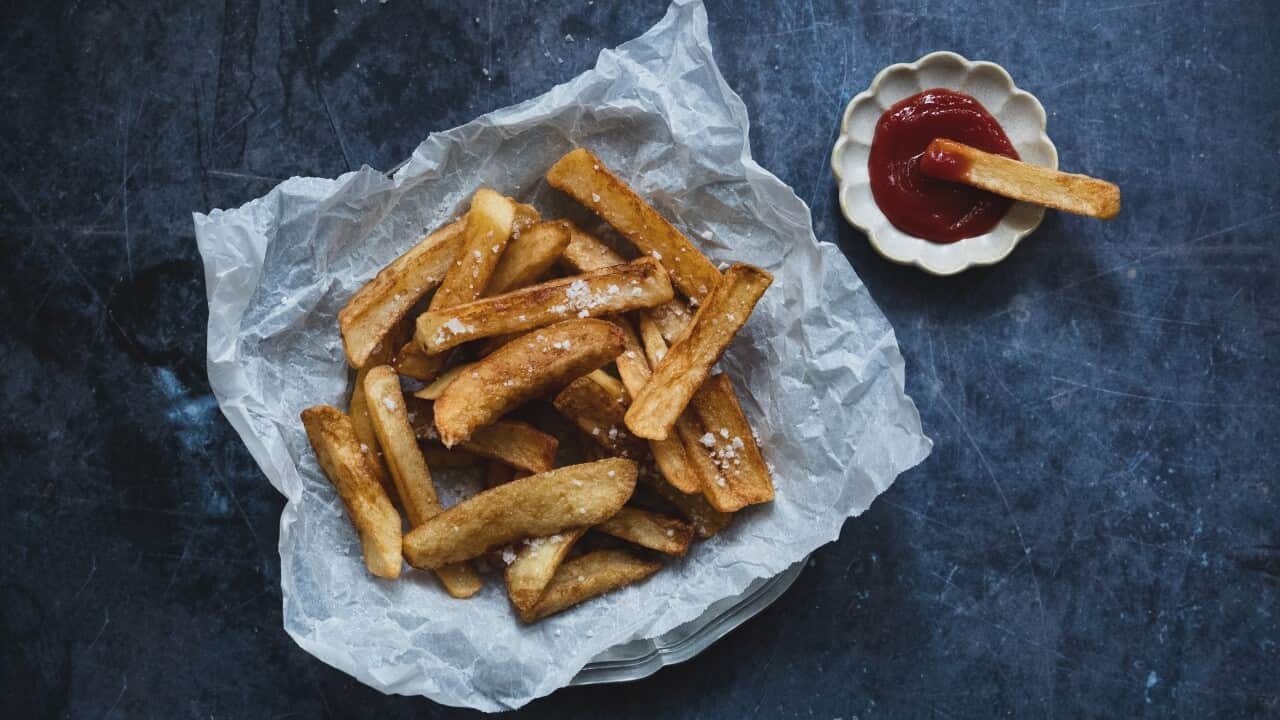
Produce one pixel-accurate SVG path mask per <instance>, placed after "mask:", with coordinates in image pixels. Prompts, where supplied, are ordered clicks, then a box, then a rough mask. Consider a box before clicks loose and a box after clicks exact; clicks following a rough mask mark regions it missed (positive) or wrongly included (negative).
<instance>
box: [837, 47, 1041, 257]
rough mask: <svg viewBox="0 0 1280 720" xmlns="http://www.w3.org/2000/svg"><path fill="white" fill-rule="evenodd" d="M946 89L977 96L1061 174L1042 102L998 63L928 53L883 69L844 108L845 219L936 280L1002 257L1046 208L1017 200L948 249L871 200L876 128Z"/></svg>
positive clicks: (840, 154) (1031, 154)
mask: <svg viewBox="0 0 1280 720" xmlns="http://www.w3.org/2000/svg"><path fill="white" fill-rule="evenodd" d="M939 87H940V88H946V89H948V90H955V91H958V92H962V93H966V94H968V95H972V96H973V97H975V98H977V100H978V102H980V103H982V104H983V106H985V107H986V108H987V110H988V111H989V112H990V113H991V114H992V115H994V116H995V118H996V120H998V121H999V122H1000V125H1001V126H1002V127H1003V128H1004V131H1005V134H1007V135H1008V136H1009V140H1010V141H1011V142H1012V143H1013V146H1014V148H1016V149H1017V151H1018V155H1019V156H1021V158H1022V160H1023V161H1024V162H1028V163H1031V164H1033V165H1042V166H1045V167H1050V168H1054V169H1057V167H1058V151H1057V149H1056V148H1055V147H1054V146H1053V142H1052V141H1051V140H1049V136H1048V135H1047V134H1046V133H1045V113H1044V108H1043V107H1042V106H1041V105H1040V101H1039V100H1036V98H1035V97H1034V96H1033V95H1032V94H1031V93H1029V92H1027V91H1025V90H1020V89H1019V88H1018V87H1017V86H1016V85H1014V84H1013V78H1011V77H1009V73H1008V72H1006V71H1005V69H1004V68H1002V67H1000V66H999V65H996V64H995V63H990V62H973V61H970V60H966V59H965V58H963V57H961V56H959V55H957V54H955V53H952V52H935V53H929V54H928V55H925V56H924V57H922V58H920V59H919V60H917V61H915V62H913V63H909V64H908V63H899V64H897V65H890V66H889V67H887V68H885V69H884V70H881V71H880V74H878V75H876V77H875V80H872V81H871V87H869V88H867V89H866V90H865V91H863V92H861V93H859V94H858V95H857V96H855V97H854V98H853V100H851V101H849V105H848V106H847V107H846V108H845V111H844V118H843V121H842V122H841V125H840V137H839V139H837V140H836V145H835V149H834V150H832V153H831V169H832V170H833V171H834V172H835V175H836V183H837V185H838V186H839V192H840V209H841V211H842V212H843V213H844V216H845V219H847V220H848V221H849V222H850V223H851V224H852V225H853V226H854V227H856V228H858V229H860V230H862V231H863V232H864V233H866V234H867V240H868V241H870V243H871V247H873V248H875V249H876V251H877V252H879V253H880V254H881V255H883V256H884V257H886V258H888V259H889V260H892V261H894V262H899V263H903V264H905V265H915V266H916V267H919V268H920V269H922V270H924V271H926V272H930V273H933V274H935V275H954V274H955V273H958V272H961V271H963V270H965V269H968V268H970V267H973V266H975V265H992V264H994V263H997V262H1000V261H1001V260H1003V259H1004V258H1005V257H1006V256H1008V255H1009V253H1011V252H1013V249H1014V248H1015V247H1017V245H1018V242H1019V241H1021V240H1022V238H1024V237H1026V236H1027V235H1028V234H1030V233H1031V231H1032V230H1035V229H1036V227H1038V226H1039V225H1040V221H1041V220H1043V219H1044V208H1043V207H1040V206H1039V205H1032V204H1029V203H1021V202H1019V203H1014V204H1013V206H1012V207H1010V208H1009V212H1007V213H1005V216H1004V217H1003V218H1001V220H1000V222H999V223H998V224H997V225H996V227H995V228H994V229H992V230H991V232H988V233H985V234H983V235H978V236H975V237H971V238H965V239H963V240H958V241H956V242H953V243H946V244H943V243H935V242H930V241H928V240H925V239H923V238H918V237H915V236H912V235H908V234H906V233H904V232H903V231H901V230H899V229H898V228H896V227H894V226H893V225H892V224H891V223H890V222H889V219H888V218H886V217H885V216H884V213H882V212H881V211H880V207H879V206H878V205H876V201H875V198H874V197H872V195H871V182H870V178H869V176H868V173H867V159H868V157H869V156H870V153H871V140H872V137H873V136H874V134H875V129H876V123H877V122H879V120H880V116H881V114H883V113H884V111H885V110H887V109H889V107H890V106H892V105H893V104H894V103H897V102H898V101H900V100H903V99H905V98H908V97H910V96H912V95H915V94H916V93H918V92H920V91H921V90H928V89H930V88H939Z"/></svg>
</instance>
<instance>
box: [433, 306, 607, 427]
mask: <svg viewBox="0 0 1280 720" xmlns="http://www.w3.org/2000/svg"><path fill="white" fill-rule="evenodd" d="M621 352H622V331H620V330H618V327H617V326H616V325H614V324H613V323H609V322H605V321H604V320H592V319H588V320H567V321H565V322H561V323H557V324H555V325H552V326H550V327H546V328H543V329H541V330H537V331H534V332H531V333H527V334H525V335H522V336H521V337H519V338H517V339H515V340H513V341H511V342H509V343H507V344H506V345H504V346H502V347H501V348H499V349H498V350H496V351H495V352H493V353H492V354H491V355H489V356H487V357H485V358H483V359H482V360H479V361H477V362H476V363H475V365H473V366H472V369H471V372H468V373H463V374H462V375H460V376H459V377H458V378H457V379H456V380H454V381H453V382H452V383H450V384H449V386H448V387H446V388H445V389H444V392H443V393H441V395H440V399H439V400H437V401H436V404H435V418H436V429H437V430H438V431H439V433H440V440H441V442H443V443H444V445H445V446H446V447H452V446H454V445H457V444H459V443H461V442H463V441H465V440H466V439H467V438H469V437H471V434H472V433H473V432H475V431H476V430H477V429H478V428H481V427H484V426H485V425H490V424H492V423H493V422H494V421H495V420H497V419H498V418H499V417H501V416H502V415H504V414H505V413H506V412H508V411H509V410H511V409H513V408H515V407H516V406H518V405H520V404H522V403H524V402H525V401H526V400H531V399H533V398H535V397H537V396H539V395H541V394H542V393H543V392H545V391H547V390H549V389H552V388H555V387H560V386H562V385H564V384H566V383H568V382H569V381H570V380H572V379H573V378H576V377H581V376H582V375H583V374H584V373H588V372H590V371H592V370H595V369H596V368H598V367H600V366H602V365H604V364H605V363H607V362H609V361H610V360H612V359H614V358H615V357H617V356H618V354H619V353H621Z"/></svg>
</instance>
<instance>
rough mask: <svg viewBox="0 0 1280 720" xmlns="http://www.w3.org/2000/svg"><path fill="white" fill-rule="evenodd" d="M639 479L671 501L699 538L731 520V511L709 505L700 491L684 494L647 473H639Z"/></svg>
mask: <svg viewBox="0 0 1280 720" xmlns="http://www.w3.org/2000/svg"><path fill="white" fill-rule="evenodd" d="M640 480H641V481H642V482H644V484H645V486H646V487H648V488H650V489H651V490H653V491H654V492H656V493H658V495H660V496H662V498H663V499H664V500H666V501H667V502H669V503H671V506H672V507H674V508H675V509H676V511H677V512H679V513H680V514H681V515H683V516H684V517H685V519H687V520H688V521H689V522H691V523H693V529H694V531H695V532H697V533H698V537H700V538H703V539H706V538H709V537H712V536H713V535H715V534H716V533H718V532H720V531H721V530H723V529H725V528H727V527H729V525H730V523H732V522H733V513H726V512H720V511H719V510H716V509H715V508H713V507H711V503H709V502H707V498H706V497H704V496H703V495H702V493H694V494H689V495H686V494H685V493H683V492H680V491H679V490H677V489H675V488H674V487H672V486H671V485H670V484H669V483H665V482H662V480H661V479H659V478H657V477H653V476H652V475H648V474H641V476H640Z"/></svg>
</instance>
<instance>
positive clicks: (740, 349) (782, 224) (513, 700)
mask: <svg viewBox="0 0 1280 720" xmlns="http://www.w3.org/2000/svg"><path fill="white" fill-rule="evenodd" d="M835 121H836V118H835V117H834V116H833V117H832V122H835ZM747 130H748V121H747V112H746V108H745V107H744V106H743V104H742V101H741V100H740V99H739V98H738V96H737V95H736V94H735V93H734V92H733V91H732V90H731V89H730V88H729V86H728V85H726V84H725V82H724V79H723V78H722V77H721V75H720V72H719V70H718V68H717V67H716V65H715V61H714V59H713V58H712V52H711V43H710V40H709V39H708V36H707V18H706V13H705V10H704V9H703V7H702V5H701V3H699V2H677V3H675V4H674V5H672V6H671V8H670V10H669V11H668V12H667V14H666V16H665V17H664V18H663V19H662V21H661V22H659V23H658V24H657V25H656V26H654V27H653V29H651V30H650V31H649V32H647V33H646V34H644V35H643V36H641V37H639V38H637V39H635V40H633V41H631V42H628V43H626V44H624V45H622V46H621V47H619V48H617V49H616V50H606V51H604V52H601V53H600V57H599V60H598V61H597V64H596V67H595V69H593V70H590V71H587V72H585V73H583V74H582V75H579V76H578V77H577V78H574V79H573V80H572V81H570V82H568V83H565V84H563V85H560V86H557V87H555V88H553V89H552V90H551V91H549V92H548V93H546V94H545V95H542V96H541V97H538V98H535V99H533V100H529V101H527V102H524V103H521V104H519V105H516V106H513V107H509V108H505V109H502V110H498V111H496V112H493V113H490V114H488V115H485V116H483V117H480V118H477V119H476V120H474V121H472V122H470V123H468V124H466V125H463V126H462V127H458V128H454V129H452V130H449V131H446V132H441V133H436V134H433V135H432V136H430V137H429V138H428V139H427V140H426V142H423V143H422V144H421V145H420V146H418V148H417V149H416V150H415V151H414V153H413V157H412V158H411V159H410V160H409V162H408V163H407V164H406V165H405V166H404V167H402V168H401V169H400V170H399V171H397V172H396V173H395V175H394V177H393V178H388V177H386V176H385V175H384V174H383V173H380V172H378V171H376V170H373V169H371V168H368V167H365V168H362V169H360V170H359V171H357V172H351V173H347V174H345V175H343V176H342V177H340V178H338V179H336V180H329V179H320V178H293V179H291V180H288V181H286V182H284V183H282V184H281V185H279V186H278V187H276V188H275V189H274V190H272V191H271V192H270V193H268V194H267V195H266V196H264V197H262V198H259V199H257V200H254V201H252V202H250V203H248V204H246V205H244V206H243V207H241V208H239V209H235V210H214V211H213V212H211V213H209V214H208V215H199V214H197V215H196V216H195V228H196V238H197V240H198V242H199V245H200V252H201V255H202V256H203V258H204V263H205V277H206V282H207V284H208V295H209V348H208V349H209V381H210V384H211V385H212V387H213V391H214V394H215V395H216V396H217V398H218V402H219V403H220V405H221V407H222V411H223V412H224V413H225V414H226V416H227V419H228V420H230V422H231V424H232V425H233V426H234V427H235V429H236V430H237V431H238V432H239V433H240V436H241V437H242V438H243V439H244V442H245V444H246V445H248V447H249V451H250V452H251V453H252V454H253V457H254V459H256V460H257V462H258V464H259V465H260V466H261V467H262V470H263V472H264V473H265V474H266V476H267V478H268V479H269V480H270V481H271V483H272V485H274V486H275V487H276V488H277V489H279V490H280V492H282V493H284V495H285V496H286V497H287V498H288V504H287V505H286V506H285V509H284V512H283V514H282V515H281V518H280V559H281V586H282V592H283V595H284V625H285V629H286V630H287V631H288V632H289V634H290V635H291V636H293V638H294V639H295V640H296V641H297V642H298V644H299V645H301V646H302V647H303V648H305V649H306V650H307V651H308V652H310V653H312V654H313V655H315V656H316V657H318V658H320V659H321V660H323V661H325V662H327V663H329V664H331V665H333V666H334V667H337V668H340V669H342V670H343V671H345V672H348V673H350V674H351V675H353V676H355V677H356V678H359V679H360V680H361V681H362V682H365V683H367V684H369V685H371V686H373V687H376V688H378V689H380V690H382V691H384V692H388V693H401V694H407V695H424V696H427V697H429V698H432V699H433V700H436V701H438V702H441V703H446V704H450V705H458V706H467V707H473V708H478V709H481V710H486V711H495V710H500V709H506V708H514V707H519V706H521V705H523V704H525V703H527V702H529V701H530V700H532V699H534V698H536V697H540V696H542V695H546V694H548V693H550V692H552V691H553V690H555V689H557V688H559V687H562V686H564V685H566V684H567V683H568V682H569V681H570V680H571V679H572V678H573V676H574V674H575V673H577V672H578V670H579V669H581V668H582V667H583V665H585V664H586V663H587V662H588V661H590V660H591V659H592V657H594V656H596V655H597V654H599V653H600V652H602V651H604V650H605V649H607V648H609V647H611V646H613V645H616V644H619V643H624V642H627V641H630V640H634V639H639V638H652V637H656V636H658V635H661V634H662V633H664V632H666V631H668V630H670V629H672V628H674V627H676V626H677V625H680V624H681V623H684V622H686V621H688V620H691V619H693V618H695V617H697V616H698V615H700V614H701V613H702V612H703V611H704V610H705V609H706V608H707V607H708V606H709V605H710V604H711V603H712V602H714V601H716V600H720V599H722V598H726V597H729V596H733V595H736V594H739V593H741V592H742V591H743V589H744V588H746V587H747V585H748V584H749V583H750V582H751V581H752V580H753V579H756V578H759V577H766V576H772V575H775V574H777V573H779V572H781V571H783V570H784V569H786V568H787V567H788V566H790V565H791V564H793V563H795V562H797V561H798V560H800V559H802V558H804V557H805V555H806V554H808V553H809V552H811V551H813V550H814V549H815V548H817V547H819V546H821V545H823V544H824V543H827V542H830V541H832V540H834V539H836V537H837V536H838V535H839V532H840V526H841V525H842V524H843V523H844V521H845V519H846V518H849V517H852V516H855V515H858V514H859V513H861V512H862V511H864V510H865V509H866V508H867V507H868V506H869V505H870V503H871V501H872V500H873V499H874V498H875V497H876V495H878V494H879V493H881V492H883V491H884V490H885V489H886V488H888V487H889V485H890V483H892V482H893V480H894V478H895V477H896V476H897V475H898V474H899V473H900V472H902V471H903V470H905V469H907V468H909V467H911V466H913V465H915V464H916V463H918V462H920V461H921V460H922V459H924V457H925V456H927V455H928V453H929V450H930V447H931V443H930V441H929V439H928V438H926V437H925V436H924V435H923V433H922V432H921V428H920V417H919V414H918V413H917V411H916V408H915V405H914V404H913V403H912V402H911V399H910V398H908V397H907V396H906V395H905V393H904V391H903V362H902V356H901V355H900V354H899V351H898V345H897V341H896V339H895V337H894V334H893V329H892V328H891V327H890V326H889V323H888V322H887V321H886V320H885V318H884V316H883V315H882V314H881V313H880V311H879V309H878V308H877V307H876V304H875V303H874V302H873V301H872V299H871V297H870V295H869V294H868V293H867V290H866V288H865V287H864V286H863V284H862V282H861V281H860V280H859V279H858V277H857V276H856V275H855V274H854V272H853V269H852V268H851V267H850V266H849V263H848V261H847V260H846V259H845V258H844V257H843V256H842V255H841V254H840V252H839V251H838V250H837V249H836V247H835V246H834V245H831V244H829V243H820V242H818V240H817V239H816V238H815V237H814V234H813V229H812V226H811V223H810V218H809V210H808V208H807V207H806V206H805V204H804V203H803V202H801V200H800V199H799V198H798V197H796V195H795V193H794V192H793V191H792V190H791V188H789V187H787V186H786V185H784V184H783V183H782V182H781V181H780V180H778V179H777V178H776V177H774V176H773V175H771V174H770V173H768V172H767V171H765V170H764V169H763V168H761V167H760V166H759V165H757V164H756V163H755V162H754V161H753V160H752V159H751V151H750V146H749V144H748V142H747ZM575 146H585V147H588V148H590V149H592V150H593V151H595V152H596V153H597V154H598V155H599V156H600V157H601V158H602V159H603V160H604V161H605V162H606V163H607V164H608V165H609V166H610V167H611V168H612V169H613V170H614V171H615V172H617V173H618V174H619V175H620V176H621V177H622V178H624V179H625V180H627V181H628V182H630V183H631V184H632V186H633V187H635V188H636V190H637V191H639V192H640V193H641V194H642V195H644V196H645V197H647V198H648V199H649V200H650V201H651V202H653V203H654V204H655V205H656V206H657V208H658V209H659V210H660V211H661V212H662V213H663V214H664V215H666V216H667V217H668V218H670V219H671V220H672V221H673V222H674V223H675V224H676V225H677V226H678V227H680V228H681V229H682V230H684V231H685V232H686V233H687V234H688V235H689V236H690V237H691V238H692V239H693V240H694V241H695V242H696V243H697V244H699V245H700V246H701V247H702V249H703V250H704V251H705V252H706V253H707V254H708V255H709V256H710V257H711V258H712V260H713V261H715V262H720V261H734V260H741V261H746V262H750V263H754V264H756V265H760V266H762V267H764V268H767V269H768V270H770V271H771V272H772V273H773V274H774V276H775V278H776V280H775V282H774V284H773V287H772V288H771V289H770V290H769V291H768V293H766V294H765V296H764V298H763V300H762V301H761V302H760V304H759V306H758V307H757V308H756V311H755V313H754V315H753V316H752V318H751V321H750V322H749V323H748V324H747V326H746V328H744V330H743V332H742V334H741V335H740V336H739V338H738V339H737V340H736V341H735V342H734V344H733V346H732V348H731V349H730V350H729V352H728V353H727V354H726V356H725V358H724V360H723V361H722V363H721V367H722V368H723V369H724V370H725V371H727V372H728V373H729V374H730V375H731V377H733V378H734V380H735V383H736V386H737V388H738V389H739V394H740V395H741V397H742V402H743V406H744V408H745V409H746V411H747V414H748V415H749V417H750V419H751V421H752V424H753V425H754V426H755V428H756V429H757V431H758V433H759V435H760V439H761V445H762V447H763V448H764V453H765V456H766V458H767V459H768V460H769V461H771V463H772V464H773V465H774V467H775V484H776V488H777V499H776V500H775V501H774V502H773V503H772V504H770V505H765V506H755V507H753V508H750V509H747V510H745V511H743V512H742V513H740V514H739V517H738V518H737V519H736V520H735V523H734V525H733V526H732V527H731V528H730V529H728V530H727V531H725V532H722V533H720V534H719V535H718V536H716V537H715V538H713V539H711V540H710V541H707V542H703V543H698V544H695V546H694V548H693V549H692V550H691V552H690V553H689V556H688V557H686V558H684V559H683V560H675V561H671V562H669V563H668V564H667V567H665V568H664V569H663V570H662V571H661V572H659V573H658V574H657V575H655V576H654V577H652V578H651V579H649V580H648V581H646V582H644V583H642V584H640V585H636V586H633V587H629V588H625V589H623V590H621V591H619V592H616V593H613V594H610V595H607V596H605V597H603V598H600V599H597V600H593V601H591V602H588V603H585V604H583V605H581V606H579V607H578V608H576V609H573V610H571V611H568V612H565V613H563V614H561V615H558V616H555V617H552V618H550V619H548V620H545V621H543V622H540V623H537V624H535V625H532V626H526V625H522V624H521V623H519V622H518V621H517V620H516V618H515V616H514V615H513V613H512V611H511V608H510V607H509V606H508V602H507V599H506V596H505V593H504V591H503V587H502V583H501V581H500V578H499V577H497V576H492V575H491V576H490V577H489V578H487V581H486V586H485V589H484V590H483V592H482V593H481V594H479V595H478V596H476V597H475V598H472V599H470V600H453V599H450V598H449V597H448V596H446V595H445V593H444V592H443V591H442V590H441V589H440V587H439V586H438V584H437V582H436V580H435V579H434V577H432V576H431V575H430V574H428V573H422V572H418V571H414V570H408V571H406V572H405V573H404V574H403V575H402V576H401V578H400V579H399V580H395V581H385V580H379V579H376V578H374V577H372V576H370V575H369V573H368V572H366V570H365V567H364V564H363V562H362V559H361V554H360V549H359V545H358V540H357V538H356V536H355V533H354V531H353V530H352V528H351V525H350V523H349V522H348V520H347V518H346V516H345V513H344V511H343V508H342V505H341V502H340V501H339V500H338V498H337V496H336V493H335V492H334V490H333V488H332V487H331V486H330V484H329V483H328V481H327V480H326V479H325V478H324V476H323V475H322V474H321V472H320V470H319V468H318V466H317V464H316V460H315V456H314V454H313V453H312V451H311V449H310V447H309V446H308V444H307V440H306V437H305V435H304V433H303V430H302V425H301V423H300V422H299V419H298V413H299V412H300V411H301V410H302V409H303V408H305V407H307V406H310V405H316V404H321V403H327V404H333V405H337V406H339V407H345V405H346V398H347V392H348V382H349V374H348V369H347V366H346V363H345V361H344V357H343V352H342V345H341V342H340V338H339V334H338V323H337V312H338V310H339V308H341V307H342V306H343V304H344V303H345V302H346V301H347V299H348V298H350V297H351V295H352V294H353V293H354V292H355V291H356V289H357V288H359V287H360V286H361V284H362V283H364V282H365V281H366V280H368V279H369V278H370V277H372V276H373V274H374V273H375V272H376V271H377V270H378V269H379V268H381V267H382V266H383V265H385V264H386V263H388V262H389V261H391V260H392V259H393V258H394V257H396V256H397V255H399V254H400V253H401V252H403V251H404V250H405V249H407V248H409V247H410V246H412V245H413V244H414V243H415V242H417V241H418V240H419V239H420V238H421V237H422V235H423V233H424V231H425V230H428V229H431V228H435V227H438V226H439V225H441V224H442V223H443V222H445V221H446V220H447V219H450V218H453V217H456V216H457V215H458V214H459V213H460V212H462V211H463V210H464V209H465V205H466V203H467V201H468V199H469V197H470V196H471V194H472V193H473V192H474V191H475V190H476V189H477V188H478V187H481V186H489V187H493V188H495V189H498V190H500V191H502V192H505V193H509V194H511V195H514V196H516V197H518V198H520V199H521V200H524V201H528V202H533V203H534V204H535V205H537V206H539V208H540V209H541V210H542V211H543V214H544V216H548V217H556V216H559V215H561V214H562V213H565V212H574V211H572V210H570V209H569V205H570V203H569V201H567V200H566V199H565V198H563V197H561V196H559V195H558V194H557V193H555V192H554V191H552V190H551V189H550V188H548V187H547V186H546V184H545V182H544V181H543V180H542V175H543V173H544V172H545V171H546V170H547V168H548V167H550V166H551V164H552V163H554V162H555V160H556V159H557V158H559V157H560V156H561V155H562V154H564V153H565V152H567V151H568V150H570V149H572V148H574V147H575ZM579 212H580V211H579ZM579 217H580V215H579Z"/></svg>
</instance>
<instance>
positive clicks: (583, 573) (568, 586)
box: [516, 550, 662, 623]
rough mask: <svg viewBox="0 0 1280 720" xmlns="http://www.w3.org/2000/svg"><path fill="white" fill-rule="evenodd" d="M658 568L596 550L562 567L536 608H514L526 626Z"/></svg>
mask: <svg viewBox="0 0 1280 720" xmlns="http://www.w3.org/2000/svg"><path fill="white" fill-rule="evenodd" d="M661 568H662V563H660V562H658V561H657V560H649V559H647V558H642V557H640V556H638V555H635V554H634V553H631V552H628V551H626V550H597V551H595V552H591V553H587V554H586V555H583V556H581V557H576V558H573V559H572V560H568V561H566V562H564V563H563V564H561V565H560V568H559V569H558V570H556V573H555V575H554V576H552V578H551V582H549V583H548V584H547V588H546V590H544V591H543V593H542V597H541V598H539V600H538V602H537V604H535V605H534V606H533V607H531V608H530V609H528V610H521V609H520V608H519V607H517V608H516V611H517V614H518V615H519V616H520V619H521V620H523V621H525V622H527V623H530V622H534V621H536V620H541V619H542V618H545V617H547V616H548V615H554V614H556V613H558V612H562V611H564V610H567V609H569V608H571V607H573V606H574V605H577V604H578V603H580V602H582V601H584V600H589V599H591V598H593V597H598V596H600V595H603V594H605V593H607V592H610V591H612V590H617V589H618V588H621V587H624V586H626V585H631V584H633V583H637V582H640V581H641V580H644V579H645V578H647V577H649V576H650V575H652V574H654V573H656V572H658V570H659V569H661Z"/></svg>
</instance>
